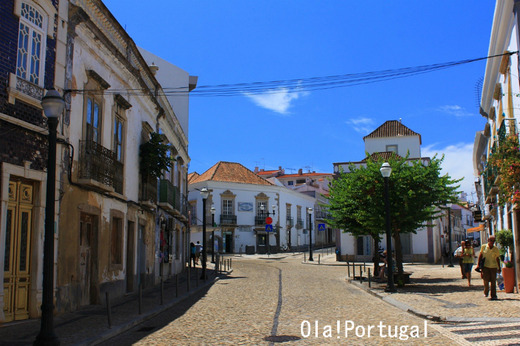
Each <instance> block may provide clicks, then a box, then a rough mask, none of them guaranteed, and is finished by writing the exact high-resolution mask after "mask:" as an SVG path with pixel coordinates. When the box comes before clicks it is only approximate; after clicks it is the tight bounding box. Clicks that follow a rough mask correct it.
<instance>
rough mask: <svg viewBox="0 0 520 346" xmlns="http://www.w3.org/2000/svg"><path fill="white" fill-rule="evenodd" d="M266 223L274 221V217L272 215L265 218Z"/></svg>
mask: <svg viewBox="0 0 520 346" xmlns="http://www.w3.org/2000/svg"><path fill="white" fill-rule="evenodd" d="M265 223H266V224H267V225H270V224H272V223H273V219H272V218H271V217H269V216H268V217H266V218H265Z"/></svg>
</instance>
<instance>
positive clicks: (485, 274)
mask: <svg viewBox="0 0 520 346" xmlns="http://www.w3.org/2000/svg"><path fill="white" fill-rule="evenodd" d="M482 258H484V268H480V269H482V279H483V280H484V295H485V296H486V297H487V296H488V295H489V285H491V298H489V300H497V299H498V298H497V272H498V273H500V272H501V269H500V251H499V250H498V248H497V247H496V246H495V236H494V235H492V236H490V237H489V239H488V243H487V244H485V245H482V248H481V249H480V255H479V256H478V263H479V266H480V260H481V259H482Z"/></svg>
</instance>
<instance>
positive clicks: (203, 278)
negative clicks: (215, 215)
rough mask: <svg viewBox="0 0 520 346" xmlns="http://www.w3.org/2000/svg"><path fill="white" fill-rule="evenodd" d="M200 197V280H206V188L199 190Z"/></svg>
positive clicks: (207, 191)
mask: <svg viewBox="0 0 520 346" xmlns="http://www.w3.org/2000/svg"><path fill="white" fill-rule="evenodd" d="M200 196H201V197H202V274H201V276H200V278H201V279H202V280H206V265H207V263H206V260H207V258H208V257H207V251H206V200H207V199H208V197H209V190H208V189H207V188H206V187H203V188H202V189H200Z"/></svg>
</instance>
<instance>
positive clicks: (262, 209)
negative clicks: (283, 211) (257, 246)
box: [260, 203, 276, 256]
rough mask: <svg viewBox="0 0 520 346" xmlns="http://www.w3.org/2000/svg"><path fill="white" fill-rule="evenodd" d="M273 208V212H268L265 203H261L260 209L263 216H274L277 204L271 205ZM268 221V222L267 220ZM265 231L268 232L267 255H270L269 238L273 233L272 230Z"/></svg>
mask: <svg viewBox="0 0 520 346" xmlns="http://www.w3.org/2000/svg"><path fill="white" fill-rule="evenodd" d="M271 208H272V209H273V212H272V213H270V212H268V211H265V205H264V204H263V203H262V204H260V211H261V212H262V217H263V216H265V215H267V216H269V215H273V216H274V214H275V210H276V205H275V204H273V205H272V206H271ZM266 219H267V217H266ZM266 223H267V222H266ZM265 233H267V234H266V238H267V256H269V255H270V254H271V245H270V244H269V238H270V235H271V234H270V232H265Z"/></svg>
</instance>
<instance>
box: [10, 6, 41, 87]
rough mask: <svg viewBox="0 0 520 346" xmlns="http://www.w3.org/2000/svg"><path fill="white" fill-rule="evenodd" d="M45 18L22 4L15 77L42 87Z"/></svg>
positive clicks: (30, 7)
mask: <svg viewBox="0 0 520 346" xmlns="http://www.w3.org/2000/svg"><path fill="white" fill-rule="evenodd" d="M46 27H47V16H44V15H43V12H41V11H40V10H38V9H37V8H36V7H33V6H31V5H29V4H28V3H25V2H23V3H22V4H21V9H20V25H19V30H18V52H17V58H16V75H17V76H18V77H20V78H22V79H25V80H27V81H29V82H31V83H34V84H36V85H40V86H43V69H44V65H45V54H44V52H45V39H46V35H45V31H46Z"/></svg>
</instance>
